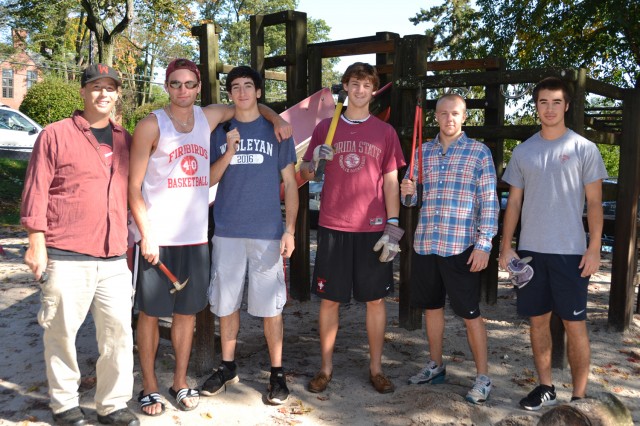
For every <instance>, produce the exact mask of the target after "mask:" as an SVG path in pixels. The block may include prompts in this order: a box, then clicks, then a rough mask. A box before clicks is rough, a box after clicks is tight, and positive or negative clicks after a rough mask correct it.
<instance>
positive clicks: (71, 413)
mask: <svg viewBox="0 0 640 426" xmlns="http://www.w3.org/2000/svg"><path fill="white" fill-rule="evenodd" d="M53 422H54V423H55V424H57V425H67V426H82V425H86V424H87V421H86V420H85V418H84V411H82V409H81V408H80V407H73V408H71V409H69V410H67V411H63V412H62V413H58V414H54V415H53Z"/></svg>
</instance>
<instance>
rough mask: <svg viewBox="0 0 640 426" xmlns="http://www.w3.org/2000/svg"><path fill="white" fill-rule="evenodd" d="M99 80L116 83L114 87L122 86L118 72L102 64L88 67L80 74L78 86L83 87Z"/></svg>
mask: <svg viewBox="0 0 640 426" xmlns="http://www.w3.org/2000/svg"><path fill="white" fill-rule="evenodd" d="M99 78H110V79H112V80H113V81H115V82H116V86H118V87H120V86H122V80H120V74H118V71H116V70H114V69H113V68H111V67H110V66H108V65H104V64H94V65H89V66H88V67H87V68H86V69H85V70H84V71H83V72H82V77H81V78H80V86H82V87H84V86H86V85H87V83H90V82H92V81H94V80H98V79H99Z"/></svg>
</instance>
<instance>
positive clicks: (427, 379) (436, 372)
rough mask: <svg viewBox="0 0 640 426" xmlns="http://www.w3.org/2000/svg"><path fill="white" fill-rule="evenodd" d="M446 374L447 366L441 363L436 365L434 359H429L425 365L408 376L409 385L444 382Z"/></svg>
mask: <svg viewBox="0 0 640 426" xmlns="http://www.w3.org/2000/svg"><path fill="white" fill-rule="evenodd" d="M446 375H447V367H446V366H445V365H444V363H442V365H440V366H438V364H436V363H435V362H434V361H431V360H429V362H428V363H427V366H426V367H425V368H423V369H422V370H420V372H419V373H418V374H416V375H415V376H411V377H409V381H408V382H409V384H410V385H423V384H425V383H429V384H432V385H436V384H440V383H444V378H445V376H446Z"/></svg>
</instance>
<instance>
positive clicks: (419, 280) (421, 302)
mask: <svg viewBox="0 0 640 426" xmlns="http://www.w3.org/2000/svg"><path fill="white" fill-rule="evenodd" d="M472 252H473V246H471V247H469V248H468V249H466V250H465V251H463V252H462V253H460V254H456V255H453V256H446V257H444V256H438V255H435V254H427V255H422V254H418V253H416V252H415V250H413V257H412V259H411V297H410V303H411V306H413V307H415V308H419V309H441V308H444V304H445V298H446V296H447V295H449V303H450V304H451V308H452V309H453V312H455V314H456V315H458V316H460V317H462V318H464V319H474V318H478V317H479V316H480V304H479V303H480V272H471V270H470V269H471V265H467V261H468V260H469V256H471V253H472Z"/></svg>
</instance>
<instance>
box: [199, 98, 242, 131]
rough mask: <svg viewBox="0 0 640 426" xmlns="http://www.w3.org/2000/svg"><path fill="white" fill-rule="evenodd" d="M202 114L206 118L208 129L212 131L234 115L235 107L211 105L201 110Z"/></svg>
mask: <svg viewBox="0 0 640 426" xmlns="http://www.w3.org/2000/svg"><path fill="white" fill-rule="evenodd" d="M202 112H204V115H205V117H207V121H208V122H209V128H210V129H211V131H213V129H215V128H216V127H217V126H218V124H220V123H224V122H225V121H229V120H231V119H232V118H233V116H234V115H235V113H236V107H235V106H233V105H223V104H211V105H207V106H206V107H204V108H202Z"/></svg>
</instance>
